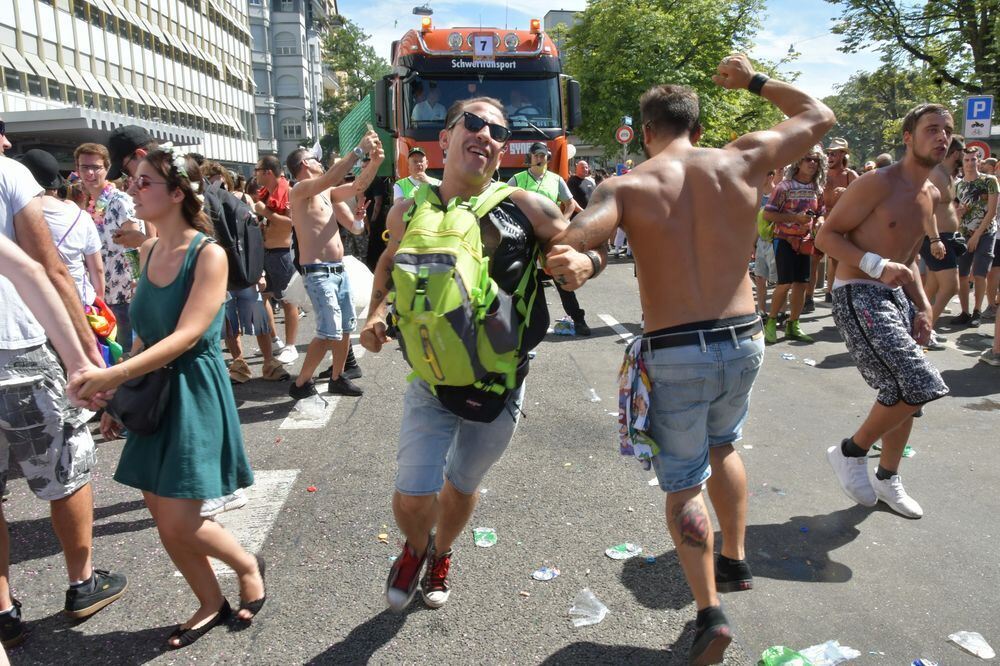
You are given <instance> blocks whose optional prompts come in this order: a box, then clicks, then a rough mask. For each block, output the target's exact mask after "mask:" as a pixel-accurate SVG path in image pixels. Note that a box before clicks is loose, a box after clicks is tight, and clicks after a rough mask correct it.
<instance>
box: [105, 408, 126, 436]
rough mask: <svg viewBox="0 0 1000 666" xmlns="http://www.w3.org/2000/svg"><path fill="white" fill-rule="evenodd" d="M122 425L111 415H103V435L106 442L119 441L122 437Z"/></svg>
mask: <svg viewBox="0 0 1000 666" xmlns="http://www.w3.org/2000/svg"><path fill="white" fill-rule="evenodd" d="M121 432H122V424H121V423H118V421H116V420H115V418H114V417H113V416H111V414H108V413H107V412H104V413H103V414H101V434H102V435H103V436H104V439H105V440H106V441H109V442H110V441H111V440H113V439H118V438H119V437H120V436H121Z"/></svg>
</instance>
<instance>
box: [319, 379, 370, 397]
mask: <svg viewBox="0 0 1000 666" xmlns="http://www.w3.org/2000/svg"><path fill="white" fill-rule="evenodd" d="M327 391H329V392H330V393H333V394H334V395H348V396H352V397H355V398H356V397H358V396H361V395H364V393H365V392H364V391H363V390H362V389H361V387H360V386H358V385H357V384H355V383H354V382H352V381H351V380H350V379H348V378H347V377H345V376H344V375H341V376H340V377H337V378H336V379H331V380H330V384H329V385H328V386H327Z"/></svg>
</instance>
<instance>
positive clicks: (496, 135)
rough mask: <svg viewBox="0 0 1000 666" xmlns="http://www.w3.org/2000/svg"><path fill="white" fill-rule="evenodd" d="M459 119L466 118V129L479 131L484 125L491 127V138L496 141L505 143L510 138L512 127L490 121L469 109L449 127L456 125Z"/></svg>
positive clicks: (474, 131)
mask: <svg viewBox="0 0 1000 666" xmlns="http://www.w3.org/2000/svg"><path fill="white" fill-rule="evenodd" d="M459 120H465V129H467V130H469V131H470V132H473V133H476V132H479V131H480V130H481V129H483V128H484V127H488V128H489V129H490V138H491V139H493V140H494V141H498V142H500V143H503V142H505V141H506V140H507V139H509V138H510V129H508V128H506V127H504V126H503V125H498V124H496V123H488V122H486V121H485V120H483V119H482V118H480V117H479V116H477V115H476V114H474V113H469V112H468V111H465V112H464V113H462V115H461V116H459V117H458V118H455V120H454V121H453V122H452V123H451V125H449V126H448V129H452V128H453V127H455V125H457V124H458V121H459Z"/></svg>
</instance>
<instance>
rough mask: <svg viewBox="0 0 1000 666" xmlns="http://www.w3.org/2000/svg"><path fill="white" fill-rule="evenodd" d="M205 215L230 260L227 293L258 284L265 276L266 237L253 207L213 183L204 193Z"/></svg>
mask: <svg viewBox="0 0 1000 666" xmlns="http://www.w3.org/2000/svg"><path fill="white" fill-rule="evenodd" d="M205 212H206V213H207V214H208V217H209V219H211V220H212V224H213V225H214V226H215V238H216V240H218V241H219V245H220V246H221V247H222V248H223V249H225V251H226V255H227V256H228V257H229V284H228V286H227V289H229V290H234V289H246V288H247V287H250V286H252V285H255V284H257V281H258V280H259V279H260V276H261V274H262V273H263V272H264V236H263V234H262V233H261V231H260V225H259V224H258V223H257V216H256V215H254V213H253V211H252V210H250V206H248V205H247V204H246V202H245V201H242V200H241V199H240V198H239V197H237V196H236V195H235V194H233V193H232V192H229V191H227V190H224V189H223V188H222V184H221V183H214V184H212V185H210V186H209V187H208V189H206V190H205Z"/></svg>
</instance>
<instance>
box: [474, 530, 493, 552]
mask: <svg viewBox="0 0 1000 666" xmlns="http://www.w3.org/2000/svg"><path fill="white" fill-rule="evenodd" d="M472 538H473V539H474V540H475V542H476V545H477V546H479V547H480V548H492V547H493V546H495V545H497V531H496V530H495V529H493V528H492V527H477V528H475V529H474V530H472Z"/></svg>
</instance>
